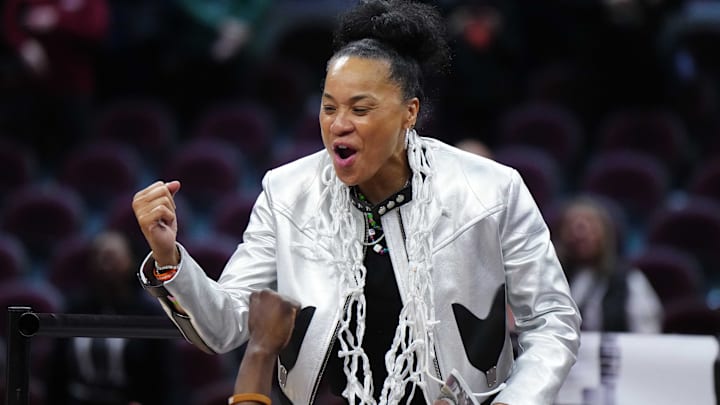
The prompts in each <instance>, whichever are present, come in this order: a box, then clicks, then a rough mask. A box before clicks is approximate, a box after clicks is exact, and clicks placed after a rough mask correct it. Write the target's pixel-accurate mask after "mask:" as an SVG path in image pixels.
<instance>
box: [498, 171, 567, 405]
mask: <svg viewBox="0 0 720 405" xmlns="http://www.w3.org/2000/svg"><path fill="white" fill-rule="evenodd" d="M506 195H507V205H506V207H507V208H506V211H505V214H504V216H503V217H502V219H501V221H500V223H499V227H500V229H499V230H500V237H501V241H502V246H503V248H502V249H503V261H504V265H505V276H506V281H507V289H508V302H509V304H510V308H511V309H512V311H513V315H514V316H515V322H516V329H517V331H518V333H519V336H518V343H519V345H520V353H519V356H518V358H517V360H516V362H515V365H514V366H513V370H512V373H511V375H510V378H509V379H508V381H507V387H506V388H505V389H504V390H503V391H502V392H501V393H500V394H499V395H498V397H497V398H496V399H495V401H496V402H501V403H507V404H510V405H525V404H528V405H529V404H532V405H538V404H552V403H553V401H554V400H555V397H556V395H557V392H558V390H559V389H560V387H561V385H562V383H563V381H564V380H565V377H566V376H567V374H568V372H569V371H570V368H571V367H572V365H573V364H574V363H575V359H576V355H577V351H578V348H579V344H580V336H579V331H580V315H579V311H578V309H577V306H576V305H575V302H574V301H573V299H572V298H571V296H570V291H569V288H568V284H567V280H566V279H565V275H564V273H563V271H562V268H561V266H560V262H559V261H558V259H557V255H556V253H555V249H554V247H553V245H552V243H551V241H550V233H549V231H548V228H547V225H546V224H545V222H544V220H543V218H542V216H541V214H540V211H539V209H538V208H537V205H536V204H535V202H534V201H533V199H532V197H531V195H530V192H529V191H528V189H527V187H526V186H525V185H524V183H523V182H522V180H521V178H520V176H519V174H518V173H517V172H516V171H513V175H512V178H511V181H510V184H509V186H508V190H507V194H506Z"/></svg>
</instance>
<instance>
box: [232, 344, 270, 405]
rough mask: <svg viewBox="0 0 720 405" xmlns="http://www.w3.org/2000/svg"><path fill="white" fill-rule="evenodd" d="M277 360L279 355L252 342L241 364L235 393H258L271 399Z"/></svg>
mask: <svg viewBox="0 0 720 405" xmlns="http://www.w3.org/2000/svg"><path fill="white" fill-rule="evenodd" d="M276 359H277V353H272V352H268V351H267V350H265V349H263V348H261V347H259V345H256V344H255V343H254V342H253V341H250V343H249V344H248V346H247V349H246V350H245V355H244V357H243V360H242V363H241V364H240V370H239V371H238V377H237V380H236V382H235V393H238V394H241V393H258V394H263V395H265V396H268V397H269V396H270V391H271V387H272V377H273V371H274V370H275V362H276ZM241 403H246V402H241ZM247 403H253V402H247Z"/></svg>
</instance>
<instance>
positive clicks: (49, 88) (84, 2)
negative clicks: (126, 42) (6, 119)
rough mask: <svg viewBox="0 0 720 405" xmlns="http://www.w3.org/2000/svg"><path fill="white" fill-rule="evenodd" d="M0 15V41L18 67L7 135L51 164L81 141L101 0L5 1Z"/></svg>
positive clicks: (102, 18)
mask: <svg viewBox="0 0 720 405" xmlns="http://www.w3.org/2000/svg"><path fill="white" fill-rule="evenodd" d="M2 11H3V15H2V33H3V36H4V39H5V41H6V42H7V44H8V45H9V46H10V47H11V49H13V50H14V52H15V54H16V55H17V58H18V59H19V60H20V62H21V63H20V65H21V66H22V67H23V75H22V76H21V78H20V79H19V80H21V81H22V82H23V83H18V84H17V89H18V93H19V94H17V95H16V96H17V97H16V98H15V100H14V101H15V103H16V106H15V107H13V111H14V112H15V114H12V116H10V119H12V120H13V125H12V126H13V128H12V130H13V131H15V132H17V133H18V135H22V136H23V138H25V139H28V138H29V139H30V141H31V142H32V144H34V145H36V146H37V147H38V148H39V150H38V151H39V152H40V153H41V155H42V158H43V159H52V158H53V157H55V156H59V155H61V153H62V152H63V151H65V150H67V149H66V148H68V147H69V146H72V144H73V143H74V142H77V141H79V140H80V139H82V137H84V136H85V135H86V130H87V128H86V124H87V122H86V121H87V119H88V117H89V113H90V107H91V105H92V104H91V103H92V101H93V100H92V97H93V95H94V92H95V68H96V66H95V64H96V58H97V52H98V51H99V49H100V48H101V46H102V44H103V41H104V40H105V38H106V34H107V32H108V27H109V21H110V15H109V14H110V12H109V9H108V4H107V0H5V3H4V7H3V10H2ZM9 115H10V114H9Z"/></svg>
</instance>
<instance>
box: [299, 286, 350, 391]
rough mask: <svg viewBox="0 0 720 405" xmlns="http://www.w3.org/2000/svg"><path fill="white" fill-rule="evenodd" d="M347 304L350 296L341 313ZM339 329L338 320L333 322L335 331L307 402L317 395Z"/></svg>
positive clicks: (345, 309)
mask: <svg viewBox="0 0 720 405" xmlns="http://www.w3.org/2000/svg"><path fill="white" fill-rule="evenodd" d="M349 304H350V297H347V298H346V299H345V305H343V313H345V311H347V307H348V305H349ZM341 316H342V315H341ZM339 330H340V321H338V322H337V323H336V324H335V331H333V335H332V339H330V345H329V346H328V348H327V351H326V352H325V358H324V359H323V362H322V367H320V372H319V373H318V376H317V378H316V379H315V386H314V387H313V390H312V395H310V402H309V404H310V405H312V404H313V403H315V397H316V396H317V391H318V389H319V388H320V381H322V377H323V374H324V373H325V367H327V363H328V360H330V356H331V355H332V348H333V344H334V343H335V339H337V335H338V331H339Z"/></svg>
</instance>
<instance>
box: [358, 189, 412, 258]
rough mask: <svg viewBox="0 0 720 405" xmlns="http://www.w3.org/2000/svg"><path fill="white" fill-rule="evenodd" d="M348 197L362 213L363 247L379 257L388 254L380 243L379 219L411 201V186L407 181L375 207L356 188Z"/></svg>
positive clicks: (381, 236) (381, 232) (381, 235)
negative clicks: (368, 248) (363, 228)
mask: <svg viewBox="0 0 720 405" xmlns="http://www.w3.org/2000/svg"><path fill="white" fill-rule="evenodd" d="M350 196H351V198H350V201H351V202H352V204H353V205H354V206H355V207H356V208H357V209H359V210H360V211H362V212H363V217H364V218H365V241H364V242H362V244H363V246H372V250H373V252H375V253H377V254H379V255H384V254H386V253H388V248H387V246H385V245H383V244H381V243H380V242H381V241H382V240H383V239H384V238H385V232H383V228H382V225H381V223H380V217H381V216H383V215H385V214H387V213H388V212H390V211H392V210H393V209H395V208H398V207H400V206H401V205H403V204H406V203H408V202H409V201H410V200H412V185H411V184H410V182H409V181H408V182H406V183H405V185H404V186H403V188H402V189H401V190H400V191H398V192H397V193H395V194H393V195H391V196H390V197H388V198H386V199H385V200H384V201H383V202H381V203H380V204H377V205H375V206H373V205H372V204H371V203H370V202H369V201H368V200H367V198H366V197H365V195H363V193H362V192H360V189H359V188H358V187H357V186H353V188H352V192H351V193H350Z"/></svg>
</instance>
